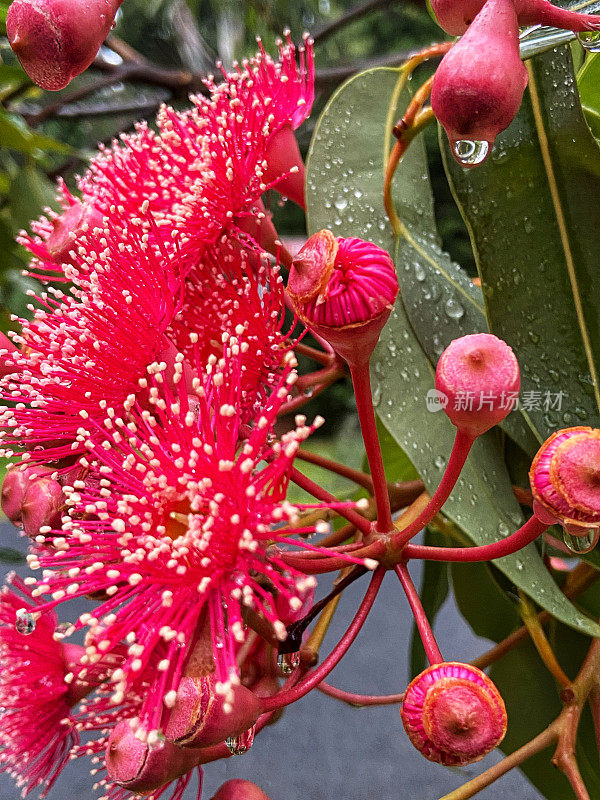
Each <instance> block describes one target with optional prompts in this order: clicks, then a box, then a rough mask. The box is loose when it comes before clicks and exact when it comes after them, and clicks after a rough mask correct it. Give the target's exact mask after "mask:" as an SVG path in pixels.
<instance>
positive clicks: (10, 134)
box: [0, 108, 72, 159]
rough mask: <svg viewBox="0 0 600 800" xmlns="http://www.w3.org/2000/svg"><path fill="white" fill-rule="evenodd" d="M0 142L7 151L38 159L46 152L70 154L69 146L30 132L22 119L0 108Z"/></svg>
mask: <svg viewBox="0 0 600 800" xmlns="http://www.w3.org/2000/svg"><path fill="white" fill-rule="evenodd" d="M0 141H2V146H3V147H6V148H8V149H9V150H16V151H17V152H19V153H25V154H26V155H29V156H33V157H34V158H38V159H40V158H43V157H44V151H46V150H52V151H54V152H56V153H64V154H66V155H68V154H69V153H71V152H72V150H71V148H70V147H69V145H67V144H64V143H63V142H58V141H56V139H51V138H50V137H49V136H44V135H43V134H41V133H36V132H35V131H32V130H31V129H30V128H28V127H27V125H26V123H25V120H24V119H23V118H22V117H20V116H18V115H17V114H9V113H8V112H7V111H5V110H4V109H3V108H0Z"/></svg>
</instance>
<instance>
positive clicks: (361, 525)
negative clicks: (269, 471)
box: [290, 467, 371, 565]
mask: <svg viewBox="0 0 600 800" xmlns="http://www.w3.org/2000/svg"><path fill="white" fill-rule="evenodd" d="M290 478H291V480H293V481H294V483H295V484H296V485H297V486H299V487H300V488H301V489H304V491H306V492H308V493H309V494H312V496H313V497H316V498H317V500H321V501H322V502H324V503H336V504H337V503H339V500H338V499H337V498H336V497H334V496H333V495H332V494H330V493H329V492H328V491H327V490H326V489H323V488H322V487H321V486H319V484H318V483H315V482H314V481H311V479H310V478H307V477H306V475H303V474H302V473H301V472H299V471H298V470H297V469H296V468H295V467H293V469H292V471H291V473H290ZM337 511H338V513H339V514H340V516H342V517H344V518H345V519H347V520H348V522H351V523H352V524H353V525H354V526H355V527H356V528H358V530H359V531H361V532H362V533H363V534H364V535H365V536H366V535H367V534H368V533H369V532H370V530H371V523H370V522H369V520H368V519H365V518H364V517H361V515H360V514H357V512H356V511H353V510H352V509H351V508H338V509H337ZM346 565H347V562H346Z"/></svg>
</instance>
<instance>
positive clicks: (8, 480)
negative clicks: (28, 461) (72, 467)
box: [2, 465, 51, 525]
mask: <svg viewBox="0 0 600 800" xmlns="http://www.w3.org/2000/svg"><path fill="white" fill-rule="evenodd" d="M50 473H51V470H50V469H49V468H48V467H23V466H22V465H17V466H14V467H10V468H9V469H8V471H7V473H6V475H5V476H4V481H3V482H2V511H3V512H4V513H5V514H6V516H7V517H8V519H9V520H10V521H11V522H14V523H15V525H17V524H19V523H21V522H22V512H23V498H24V497H25V492H26V491H27V489H28V488H29V486H30V484H31V482H32V481H33V480H36V479H37V478H39V477H41V476H44V475H49V474H50Z"/></svg>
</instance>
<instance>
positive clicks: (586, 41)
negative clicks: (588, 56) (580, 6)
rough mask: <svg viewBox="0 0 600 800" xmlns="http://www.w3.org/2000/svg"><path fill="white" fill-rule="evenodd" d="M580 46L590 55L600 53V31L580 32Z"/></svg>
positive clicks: (578, 35) (578, 36)
mask: <svg viewBox="0 0 600 800" xmlns="http://www.w3.org/2000/svg"><path fill="white" fill-rule="evenodd" d="M577 38H578V39H579V44H580V45H581V46H582V47H584V48H585V49H586V50H587V51H588V52H590V53H600V31H579V33H578V34H577Z"/></svg>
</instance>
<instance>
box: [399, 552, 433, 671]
mask: <svg viewBox="0 0 600 800" xmlns="http://www.w3.org/2000/svg"><path fill="white" fill-rule="evenodd" d="M394 569H395V571H396V575H397V576H398V577H399V578H400V583H401V584H402V588H403V589H404V594H405V595H406V599H407V600H408V602H409V605H410V609H411V611H412V613H413V617H414V618H415V624H416V626H417V630H418V631H419V636H420V637H421V641H422V642H423V647H424V649H425V655H426V656H427V660H428V661H429V663H430V664H431V666H433V665H434V664H441V663H442V662H443V661H444V657H443V656H442V654H441V652H440V648H439V647H438V643H437V642H436V640H435V636H434V635H433V631H432V630H431V625H430V624H429V620H428V619H427V614H426V613H425V609H424V608H423V604H422V603H421V598H420V597H419V594H418V592H417V590H416V589H415V585H414V583H413V582H412V578H411V577H410V574H409V572H408V568H407V566H406V564H404V563H403V564H397V565H396V566H395V567H394Z"/></svg>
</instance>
